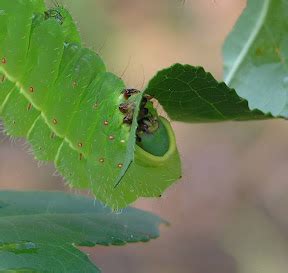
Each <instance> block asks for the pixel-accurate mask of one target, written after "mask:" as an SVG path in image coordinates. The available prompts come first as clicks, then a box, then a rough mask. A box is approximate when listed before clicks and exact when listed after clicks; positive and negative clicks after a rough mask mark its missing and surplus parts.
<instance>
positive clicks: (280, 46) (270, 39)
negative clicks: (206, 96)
mask: <svg viewBox="0 0 288 273" xmlns="http://www.w3.org/2000/svg"><path fill="white" fill-rule="evenodd" d="M287 18H288V1H287V0H249V1H248V5H247V8H246V10H245V11H244V13H243V15H242V16H241V17H240V19H239V21H238V22H237V24H236V26H235V27H234V30H233V31H232V32H231V33H230V35H229V37H228V39H227V40H226V42H225V45H224V59H225V82H226V84H227V85H229V86H230V87H233V88H235V89H236V91H237V93H238V95H239V96H241V97H243V98H245V99H247V100H248V101H249V107H250V109H259V110H261V111H263V112H264V113H272V115H273V116H282V117H288V100H287V98H288V96H287V95H288V63H287V57H288V38H287V37H288V36H287V29H288V20H287Z"/></svg>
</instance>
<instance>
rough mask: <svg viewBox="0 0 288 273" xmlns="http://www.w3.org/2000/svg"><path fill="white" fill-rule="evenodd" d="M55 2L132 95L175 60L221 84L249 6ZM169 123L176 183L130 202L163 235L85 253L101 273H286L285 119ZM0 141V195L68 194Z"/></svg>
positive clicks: (46, 169)
mask: <svg viewBox="0 0 288 273" xmlns="http://www.w3.org/2000/svg"><path fill="white" fill-rule="evenodd" d="M59 1H61V2H60V3H62V4H64V5H65V6H67V7H68V8H69V9H70V10H71V12H72V14H73V16H74V18H75V19H76V20H77V22H78V25H79V29H80V31H81V34H82V38H83V41H84V43H85V45H86V46H87V47H89V48H93V49H94V50H95V51H97V52H99V53H100V54H101V56H102V57H103V59H104V60H105V62H106V63H107V64H108V67H109V69H110V70H111V71H112V72H114V73H116V74H118V75H119V76H121V77H123V79H124V80H125V81H126V83H127V85H128V86H131V87H136V88H139V89H142V88H144V87H145V85H146V84H147V82H148V80H149V79H150V78H151V77H152V76H153V75H154V74H155V73H156V72H157V71H158V70H159V69H161V68H164V67H167V66H169V65H171V64H173V63H175V62H181V63H189V64H193V65H196V66H197V65H201V66H204V67H205V68H206V69H207V70H209V71H211V72H212V73H213V74H214V75H215V76H216V78H218V79H219V80H220V79H221V78H222V62H223V60H222V57H221V46H222V44H223V42H224V39H225V37H226V36H227V34H228V33H229V31H230V30H231V28H232V26H233V24H234V23H235V21H236V20H237V18H238V16H239V15H240V14H241V12H242V10H243V8H244V7H245V5H246V1H245V0H186V1H184V0H156V1H155V0H145V1H144V0H81V1H79V0H65V1H64V0H58V2H59ZM48 2H49V3H50V4H51V2H52V1H50V0H49V1H48ZM255 80H261V79H255ZM173 127H174V128H175V132H176V136H177V142H178V146H179V150H180V153H181V157H182V160H183V172H184V175H183V179H182V180H181V181H180V182H178V183H177V184H175V185H173V186H172V187H171V188H170V189H168V190H167V192H166V193H165V194H164V195H163V197H162V198H161V199H157V200H156V199H146V200H139V201H137V202H136V203H135V204H134V205H135V206H136V207H139V208H142V209H145V210H148V211H151V212H154V213H157V214H159V215H161V216H162V217H163V218H164V219H166V220H168V221H169V222H170V223H171V226H170V227H161V237H160V238H159V239H157V240H154V241H151V242H149V243H139V244H132V245H127V246H124V247H95V248H93V249H88V248H85V249H84V250H85V251H86V252H87V253H89V255H90V257H91V259H92V260H93V261H95V262H96V263H97V264H98V265H99V266H100V267H101V268H102V270H103V272H104V273H114V272H117V273H136V272H137V273H144V272H145V273H147V272H150V273H162V272H163V273H164V272H165V273H234V272H235V273H236V272H239V273H268V272H269V273H270V272H273V273H282V272H283V273H284V272H285V273H286V272H287V268H288V259H287V258H288V239H287V235H288V217H287V201H286V200H287V198H288V181H287V173H288V170H287V167H288V145H287V139H288V126H287V122H286V121H280V120H274V121H257V122H242V123H237V122H226V123H221V124H184V123H173ZM0 139H1V142H0V151H1V152H0V188H1V189H21V190H23V189H25V190H27V189H45V190H63V191H71V190H70V189H69V187H67V186H66V185H65V184H64V182H63V181H62V179H61V177H59V176H57V175H53V174H54V172H55V170H54V168H53V166H52V165H50V164H47V165H45V166H38V163H37V162H36V161H35V160H34V159H33V155H31V153H30V152H29V146H28V145H27V144H25V142H24V141H22V140H13V139H9V138H7V137H5V135H4V134H3V133H2V134H1V135H0ZM27 151H28V152H27ZM73 192H74V191H73Z"/></svg>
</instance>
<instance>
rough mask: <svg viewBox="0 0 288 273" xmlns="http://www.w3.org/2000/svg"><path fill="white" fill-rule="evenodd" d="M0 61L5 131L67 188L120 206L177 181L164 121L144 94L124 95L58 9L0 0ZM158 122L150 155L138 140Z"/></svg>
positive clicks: (177, 167) (32, 2) (18, 0)
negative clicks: (51, 167) (161, 144)
mask: <svg viewBox="0 0 288 273" xmlns="http://www.w3.org/2000/svg"><path fill="white" fill-rule="evenodd" d="M19 14H20V15H19ZM11 31H12V32H13V31H15V33H13V37H12V35H11ZM14 34H15V35H14ZM9 45H10V47H9ZM0 60H2V61H1V62H0V115H1V117H2V119H3V122H4V126H5V128H6V132H7V133H8V134H9V135H11V136H17V137H26V138H27V139H28V141H29V142H30V143H31V145H32V148H33V151H34V154H35V157H36V158H37V159H38V160H42V161H54V162H55V165H56V168H57V170H58V171H59V172H60V173H61V174H62V175H63V176H64V177H65V179H66V180H67V181H68V182H69V184H70V185H71V186H73V187H76V188H84V189H87V188H88V189H90V190H91V191H92V192H93V193H94V195H95V196H96V198H98V199H99V200H101V201H102V202H103V203H105V204H107V205H109V206H110V207H112V208H113V209H119V208H122V207H125V206H127V204H129V203H131V202H133V201H134V200H136V199H137V198H138V197H140V196H151V197H152V196H153V197H155V196H156V197H158V196H159V195H160V194H161V193H162V192H163V190H164V189H166V188H167V187H168V186H169V185H171V184H172V182H173V181H175V180H177V179H178V178H179V176H180V173H181V167H180V160H179V155H178V152H177V148H176V145H175V137H174V134H173V131H172V128H171V126H170V124H169V123H168V122H167V121H166V120H165V119H163V118H158V116H155V115H154V112H155V113H156V111H155V110H153V109H152V108H151V109H152V111H151V112H150V110H148V106H147V108H145V107H146V106H145V105H146V103H147V98H144V97H143V93H141V92H139V91H137V92H133V93H131V94H130V93H129V96H126V95H125V94H126V93H127V92H126V91H125V90H128V89H126V88H125V85H124V83H123V81H122V80H121V79H120V78H118V77H117V76H115V75H114V74H112V73H109V72H107V71H106V68H105V65H104V63H103V61H102V59H101V58H100V57H99V56H98V55H97V54H96V53H94V52H92V51H91V50H89V49H86V48H83V47H82V46H81V42H80V37H79V33H78V31H77V27H76V25H75V23H74V22H73V20H72V18H71V16H70V14H69V12H68V11H67V10H65V9H64V8H63V7H56V8H52V9H50V10H45V7H44V3H43V1H42V0H39V1H37V0H14V1H11V0H0ZM123 90H124V91H123ZM147 105H148V104H147ZM152 113H153V114H152ZM156 115H157V113H156ZM158 122H159V124H160V123H161V124H160V125H161V126H159V128H161V134H162V133H163V136H164V137H165V138H167V139H166V140H167V141H168V143H169V145H166V146H167V147H168V148H167V151H164V152H163V153H162V152H160V154H154V155H153V148H152V149H150V150H149V149H148V150H147V151H145V149H142V148H140V147H139V146H137V145H136V140H137V141H139V139H141V138H142V136H143V140H144V138H145V134H152V133H153V132H154V129H153V130H152V129H151V128H152V127H151V128H150V127H149V126H152V125H153V124H154V123H155V124H156V125H157V123H158ZM155 124H154V125H155ZM154 125H153V126H154ZM139 126H140V129H139ZM142 127H143V128H142ZM146 127H147V128H146ZM153 128H154V127H153ZM156 130H157V128H156ZM159 130H160V129H159ZM140 132H141V137H140V135H139V134H140ZM149 137H150V138H151V135H150V136H149ZM145 143H146V142H145ZM151 143H152V146H153V140H152V141H151ZM145 145H146V144H145ZM145 145H143V147H144V146H145ZM149 145H150V144H149ZM160 150H161V149H160ZM162 150H163V149H162ZM162 150H161V151H162ZM164 150H165V149H164ZM148 151H149V152H148ZM150 151H152V153H151V152H150ZM158 153H159V152H158Z"/></svg>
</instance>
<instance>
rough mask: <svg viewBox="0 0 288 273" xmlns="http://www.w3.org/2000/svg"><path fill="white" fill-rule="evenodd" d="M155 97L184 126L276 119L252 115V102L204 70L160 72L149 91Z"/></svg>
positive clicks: (174, 68) (177, 66) (187, 67)
mask: <svg viewBox="0 0 288 273" xmlns="http://www.w3.org/2000/svg"><path fill="white" fill-rule="evenodd" d="M145 92H146V93H147V94H149V95H151V96H153V97H155V98H156V99H157V100H158V101H159V102H160V104H161V105H162V106H163V107H164V109H165V110H166V112H167V113H168V115H169V117H170V118H172V119H173V120H177V121H183V122H217V121H228V120H259V119H268V118H272V117H271V116H269V115H264V114H263V113H262V112H260V111H257V110H255V111H251V110H250V109H249V107H248V102H247V101H246V100H244V99H242V98H240V97H239V96H238V95H237V93H236V92H235V90H233V89H230V88H229V87H228V86H227V85H226V84H225V83H223V82H222V83H219V82H217V81H216V80H215V79H214V77H213V76H212V75H211V74H210V73H207V72H206V71H205V70H204V69H203V68H201V67H194V66H191V65H182V64H175V65H173V66H171V67H169V68H166V69H164V70H162V71H160V72H158V74H157V75H156V76H155V77H154V78H153V79H152V80H151V81H150V82H149V84H148V87H147V89H146V91H145Z"/></svg>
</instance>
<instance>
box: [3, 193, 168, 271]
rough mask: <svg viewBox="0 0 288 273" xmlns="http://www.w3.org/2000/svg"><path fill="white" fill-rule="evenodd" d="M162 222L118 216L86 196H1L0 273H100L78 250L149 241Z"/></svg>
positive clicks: (131, 212)
mask: <svg viewBox="0 0 288 273" xmlns="http://www.w3.org/2000/svg"><path fill="white" fill-rule="evenodd" d="M11 200H12V201H11ZM162 223H165V222H164V221H162V220H161V219H160V218H159V217H157V216H154V215H153V214H150V213H147V212H144V211H141V210H137V209H133V208H127V209H125V210H123V211H122V213H121V214H114V213H112V212H111V210H110V209H108V208H104V207H103V205H102V204H101V203H99V202H97V201H95V200H92V199H89V198H86V197H83V196H75V195H74V196H72V195H69V194H65V193H59V192H54V193H53V192H50V193H49V192H0V257H1V263H0V272H5V273H7V272H11V273H12V272H23V273H31V272H37V273H39V272H41V273H48V272H69V273H74V272H75V273H76V272H91V273H92V272H97V273H98V272H100V270H99V269H98V268H97V267H96V266H95V265H94V264H93V263H92V262H91V261H90V260H89V259H88V257H87V255H86V254H85V253H82V252H81V251H80V250H79V249H77V247H79V246H88V247H92V246H95V245H123V244H126V243H132V242H139V241H141V242H146V241H149V240H150V239H153V238H157V237H158V236H159V230H158V226H159V225H160V224H162ZM11 227H13V228H11Z"/></svg>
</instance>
